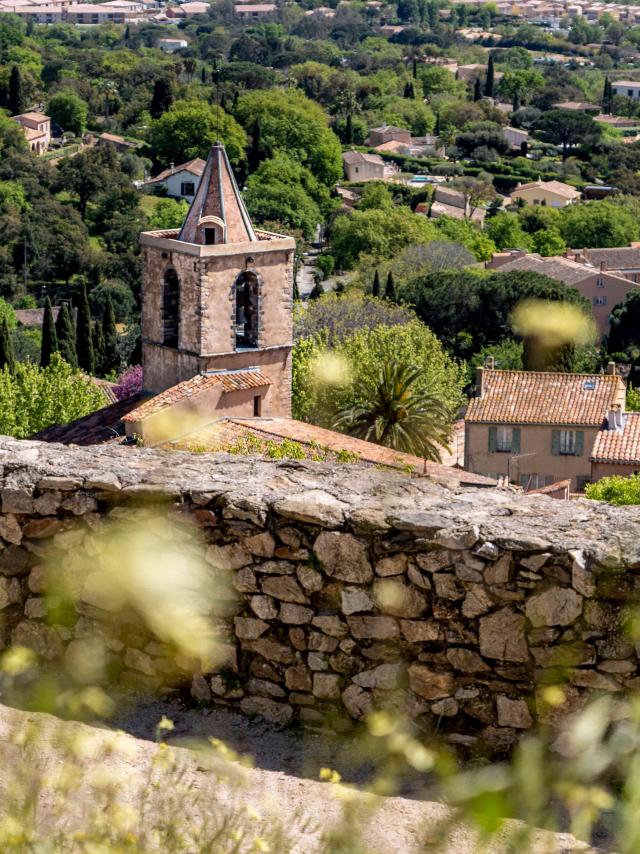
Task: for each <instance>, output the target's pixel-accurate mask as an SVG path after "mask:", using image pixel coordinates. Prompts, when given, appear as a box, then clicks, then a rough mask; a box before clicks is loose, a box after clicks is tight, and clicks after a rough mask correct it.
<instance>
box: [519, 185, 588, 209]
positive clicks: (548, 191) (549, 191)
mask: <svg viewBox="0 0 640 854" xmlns="http://www.w3.org/2000/svg"><path fill="white" fill-rule="evenodd" d="M511 198H512V200H513V201H517V200H518V199H522V201H523V202H525V203H526V204H528V205H548V206H549V207H550V208H565V207H566V206H567V205H571V204H573V202H575V201H576V200H577V199H579V198H580V193H579V191H578V190H576V188H575V187H572V186H570V185H569V184H565V183H563V182H562V181H541V180H540V179H538V180H537V181H532V182H531V183H529V184H518V186H517V187H516V188H515V190H513V191H512V193H511Z"/></svg>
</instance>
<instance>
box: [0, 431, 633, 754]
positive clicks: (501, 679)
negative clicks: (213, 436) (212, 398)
mask: <svg viewBox="0 0 640 854" xmlns="http://www.w3.org/2000/svg"><path fill="white" fill-rule="evenodd" d="M0 472H1V476H0V488H1V494H2V514H1V515H0V609H1V610H0V614H2V615H3V617H4V642H5V643H10V642H11V641H12V640H13V642H19V643H22V644H26V645H30V646H32V647H34V648H35V649H36V650H37V651H38V652H39V653H40V654H41V655H43V656H44V657H45V658H50V659H55V658H56V657H58V656H62V655H64V651H65V647H66V648H67V651H68V647H69V646H70V645H71V644H74V646H75V649H76V651H77V649H78V647H79V648H80V649H82V644H84V643H86V642H87V641H86V638H87V636H88V635H89V634H90V631H91V630H95V631H99V630H100V629H99V627H100V622H101V614H100V607H99V603H97V604H96V602H89V601H87V600H86V599H85V600H83V597H82V595H80V597H79V601H78V603H77V605H76V616H74V617H73V618H72V620H71V623H69V620H68V619H67V622H66V623H65V624H64V625H58V624H57V623H56V617H55V615H54V617H53V618H52V619H53V622H51V619H49V620H47V614H48V609H49V606H48V603H47V600H46V598H45V597H44V593H45V591H44V589H43V588H44V584H43V568H42V567H43V561H44V560H46V559H47V557H46V556H47V555H48V554H49V555H50V554H51V553H53V554H54V555H57V560H58V563H59V564H60V565H62V564H64V563H65V562H67V561H71V559H72V558H73V562H75V563H76V564H77V562H78V560H79V557H81V556H82V555H83V554H84V556H85V558H86V559H87V560H88V561H89V562H91V561H92V557H91V554H90V553H88V550H89V546H88V545H87V543H88V542H89V539H90V536H91V534H92V533H93V532H95V531H97V530H100V528H101V526H103V525H104V524H105V521H106V520H108V519H109V518H110V517H118V516H119V517H127V516H128V515H129V514H131V515H132V517H133V518H135V513H136V512H139V511H138V509H137V508H139V507H143V506H144V507H148V506H149V505H150V504H152V505H154V506H157V508H158V512H160V513H162V514H166V515H167V516H169V517H171V519H172V520H174V521H175V520H178V523H179V524H184V525H186V526H187V527H186V528H185V530H186V529H189V528H190V529H192V530H194V531H197V532H198V536H199V537H201V538H202V539H203V549H204V552H203V554H204V555H205V558H206V561H207V566H208V567H210V571H211V573H212V574H213V575H214V576H215V577H216V578H218V580H222V581H223V588H219V589H225V590H229V591H235V597H234V595H233V594H230V595H229V596H226V595H223V596H222V597H221V598H222V599H224V600H225V601H224V602H221V601H217V602H212V603H211V608H212V614H214V615H213V616H212V617H211V620H212V622H213V623H214V624H215V625H216V627H217V629H218V630H219V632H220V634H221V639H222V641H223V644H224V648H225V649H226V659H225V661H224V664H223V665H222V666H221V667H220V668H219V669H218V670H215V671H214V670H211V669H209V671H207V668H205V670H204V672H203V671H202V670H201V669H199V668H198V666H194V664H193V662H179V668H178V669H179V672H178V674H177V675H176V674H173V675H172V676H171V679H172V680H174V681H175V678H177V679H178V681H182V682H187V683H190V684H191V690H192V693H193V695H194V696H195V697H196V698H197V699H198V700H199V701H200V702H203V703H205V704H206V703H215V704H223V705H228V706H232V707H239V708H240V709H241V710H242V711H244V712H245V713H247V714H249V715H254V714H259V715H263V716H264V717H266V718H269V719H271V720H275V721H278V722H282V723H288V722H290V721H293V720H296V719H298V720H301V721H302V722H308V723H313V724H315V723H321V722H323V721H326V720H330V721H332V722H333V723H334V724H335V725H345V722H348V721H350V720H352V719H358V718H361V717H362V716H363V715H365V714H366V713H367V712H368V711H369V710H371V709H372V708H379V707H387V706H392V707H394V708H399V709H401V710H402V711H403V712H405V713H406V714H408V715H409V716H410V717H411V718H413V719H417V720H418V721H419V723H420V725H421V727H422V729H423V731H428V730H436V729H437V730H438V731H440V732H442V733H445V734H446V736H447V737H448V738H449V740H450V741H451V742H452V743H458V744H473V743H475V742H476V741H479V742H480V743H482V744H488V745H489V746H490V747H493V748H495V749H502V748H507V747H508V746H509V745H510V744H511V743H512V742H513V740H514V739H515V738H516V737H517V735H518V733H519V732H520V731H522V730H525V729H527V728H529V727H531V726H532V724H533V722H534V721H535V720H536V719H544V720H550V721H551V722H553V721H554V720H555V719H556V717H557V716H558V714H559V713H561V712H563V711H571V710H574V709H576V708H579V707H580V706H581V705H582V704H583V703H584V702H585V701H586V699H587V697H588V696H589V693H590V692H592V691H606V692H613V693H616V694H621V693H622V692H623V691H624V690H625V689H631V690H636V689H637V688H640V674H639V673H638V664H639V662H638V656H637V651H636V646H635V645H634V642H633V639H632V638H630V637H629V636H627V635H626V634H625V630H624V625H625V624H626V623H628V622H629V620H628V617H629V611H630V606H631V605H633V604H635V601H636V598H637V593H638V590H640V510H639V509H636V508H612V507H608V506H604V505H598V504H594V503H590V502H586V501H576V502H560V501H555V500H553V499H550V498H547V497H546V496H543V495H537V496H531V497H526V496H521V495H517V494H513V493H510V492H507V491H500V490H486V489H483V490H475V489H470V488H468V487H467V488H465V487H455V488H452V487H448V486H443V485H439V484H436V483H434V482H431V481H428V480H426V479H423V478H409V477H408V476H406V475H403V474H399V473H393V472H389V471H385V472H381V471H376V470H372V469H365V468H362V467H360V466H359V465H348V464H345V465H338V464H333V465H331V466H330V465H323V464H314V463H311V462H307V461H280V462H268V461H263V460H256V459H251V458H236V457H230V456H226V455H198V454H186V453H178V452H163V451H152V450H145V449H134V448H123V447H120V446H113V447H108V446H100V447H92V448H77V447H62V446H57V445H47V444H44V443H35V442H18V441H15V440H10V439H0ZM188 540H189V538H188V536H186V535H185V542H186V543H187V544H186V545H185V546H184V548H191V545H189V544H188ZM167 595H168V596H170V595H171V591H170V590H168V591H167ZM110 649H111V654H112V655H113V658H114V660H115V661H116V662H117V663H118V667H117V668H116V670H115V671H114V672H118V673H119V674H120V677H121V678H123V679H126V680H127V681H128V682H129V683H133V684H139V685H146V684H158V685H164V684H166V683H167V682H168V681H170V680H169V676H168V675H167V674H168V673H169V672H170V671H171V668H168V667H167V651H166V648H165V646H164V645H163V644H161V643H158V642H157V640H155V639H153V638H152V637H151V636H150V635H148V634H147V633H146V631H145V630H144V629H142V628H141V627H140V626H139V625H138V626H135V627H133V629H132V630H131V632H130V633H129V635H128V640H127V644H126V645H125V646H123V645H122V643H121V642H117V643H116V642H115V641H114V642H113V643H112V644H111V646H110ZM557 684H563V685H564V686H565V687H564V696H565V703H564V705H563V706H561V707H560V708H557V707H555V706H553V705H551V706H550V705H548V704H547V705H545V700H544V699H541V697H542V696H543V695H544V696H547V695H546V694H544V691H543V690H541V686H542V689H543V688H544V686H548V685H557ZM547 694H548V692H547ZM556 696H557V694H556Z"/></svg>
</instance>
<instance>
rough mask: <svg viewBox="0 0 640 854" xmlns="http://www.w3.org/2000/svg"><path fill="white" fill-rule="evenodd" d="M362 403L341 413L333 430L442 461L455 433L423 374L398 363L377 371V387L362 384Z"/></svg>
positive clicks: (366, 382)
mask: <svg viewBox="0 0 640 854" xmlns="http://www.w3.org/2000/svg"><path fill="white" fill-rule="evenodd" d="M353 391H354V396H355V397H356V398H357V400H358V402H357V403H355V404H353V405H352V406H349V407H347V408H346V409H343V410H341V411H340V412H339V413H338V415H337V417H336V419H335V421H334V427H335V428H337V429H339V430H340V429H342V430H345V432H347V433H349V434H351V435H352V436H357V437H358V438H359V439H364V440H365V441H367V442H375V443H376V444H377V445H384V446H385V447H387V448H393V449H394V450H396V451H403V452H404V453H407V454H414V455H415V456H418V457H423V458H424V459H428V460H435V461H437V462H440V461H441V457H440V448H441V446H442V445H446V443H447V441H448V438H449V435H450V432H451V413H450V412H449V410H448V409H447V407H446V405H445V404H444V403H443V401H442V400H441V399H440V398H439V397H438V396H437V395H436V394H433V393H432V392H430V391H429V390H428V389H426V388H425V387H424V385H423V384H422V382H421V377H420V369H419V368H416V367H413V366H411V365H407V364H404V363H403V362H401V361H400V360H399V359H393V360H392V361H390V362H385V363H384V364H382V365H380V366H379V367H378V371H377V375H376V376H375V377H374V380H373V383H371V381H370V380H363V379H360V380H358V382H357V384H356V385H355V386H354V389H353Z"/></svg>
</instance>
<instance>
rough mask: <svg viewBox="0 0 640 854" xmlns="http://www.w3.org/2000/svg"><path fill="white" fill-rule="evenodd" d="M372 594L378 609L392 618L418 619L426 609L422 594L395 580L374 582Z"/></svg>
mask: <svg viewBox="0 0 640 854" xmlns="http://www.w3.org/2000/svg"><path fill="white" fill-rule="evenodd" d="M373 594H374V598H375V601H376V604H377V606H378V608H379V609H380V610H381V611H383V612H384V613H385V614H391V616H392V617H407V618H409V617H419V616H420V615H421V614H423V613H424V611H425V609H426V607H427V597H426V596H425V595H424V593H420V591H419V590H416V588H415V587H414V586H413V585H411V584H405V583H404V582H403V581H400V580H399V579H396V578H381V579H379V580H378V581H376V582H375V584H374V586H373Z"/></svg>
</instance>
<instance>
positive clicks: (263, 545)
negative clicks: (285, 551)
mask: <svg viewBox="0 0 640 854" xmlns="http://www.w3.org/2000/svg"><path fill="white" fill-rule="evenodd" d="M242 545H243V547H244V548H245V549H246V550H247V551H248V552H249V554H252V555H257V556H258V557H273V555H274V552H275V548H276V541H275V540H274V539H273V537H272V536H271V534H270V533H269V531H262V532H261V533H260V534H254V535H253V536H252V537H246V538H245V539H244V540H243V542H242Z"/></svg>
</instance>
